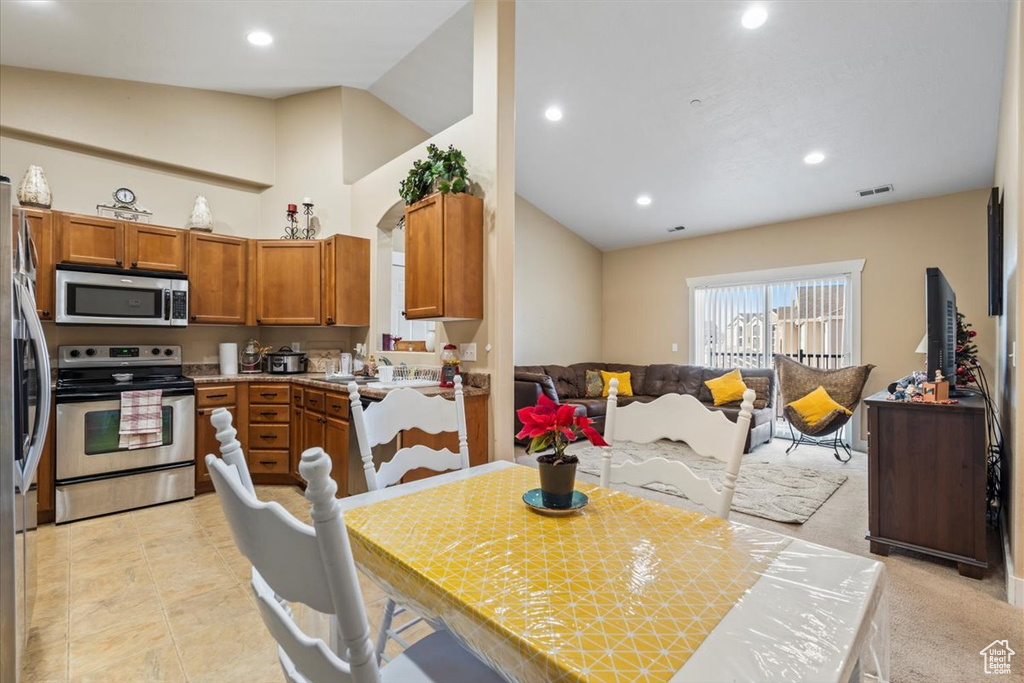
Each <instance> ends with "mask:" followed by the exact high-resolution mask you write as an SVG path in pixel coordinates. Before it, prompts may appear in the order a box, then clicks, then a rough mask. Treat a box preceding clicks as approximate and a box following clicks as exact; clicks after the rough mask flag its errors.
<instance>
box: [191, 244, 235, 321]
mask: <svg viewBox="0 0 1024 683" xmlns="http://www.w3.org/2000/svg"><path fill="white" fill-rule="evenodd" d="M248 265H249V240H247V239H244V238H241V237H227V236H225V235H213V234H210V233H205V232H192V233H190V234H189V245H188V280H189V297H188V299H189V301H188V303H189V308H190V310H189V321H190V322H194V323H207V324H226V325H244V324H245V322H246V305H247V303H248V296H247V295H248V291H249V288H248V286H247V283H248V281H249V278H248V270H249V269H248Z"/></svg>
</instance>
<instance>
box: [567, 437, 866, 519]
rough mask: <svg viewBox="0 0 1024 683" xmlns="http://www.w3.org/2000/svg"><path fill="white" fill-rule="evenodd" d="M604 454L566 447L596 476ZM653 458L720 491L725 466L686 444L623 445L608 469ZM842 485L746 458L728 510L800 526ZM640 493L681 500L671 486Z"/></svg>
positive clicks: (837, 476) (817, 473)
mask: <svg viewBox="0 0 1024 683" xmlns="http://www.w3.org/2000/svg"><path fill="white" fill-rule="evenodd" d="M604 451H605V449H604V448H599V447H597V446H591V445H589V444H587V443H585V442H584V443H577V444H574V445H572V446H570V447H569V449H568V451H567V452H569V453H573V454H575V455H576V457H578V458H579V459H580V464H579V465H578V466H577V470H580V471H583V472H587V473H589V474H594V475H600V474H601V459H602V457H603V455H604ZM658 457H661V458H665V459H666V460H668V461H670V462H681V463H683V464H685V465H686V466H687V467H689V468H690V469H691V470H692V471H693V473H694V474H696V475H697V476H698V477H700V478H701V479H707V480H708V481H710V482H711V484H712V485H713V486H714V487H715V488H716V489H721V488H722V482H723V480H724V479H725V463H724V462H721V461H720V460H715V459H714V458H705V457H703V456H700V455H698V454H697V453H695V452H694V450H693V449H692V448H690V447H689V446H688V445H686V444H685V443H676V442H674V441H657V442H655V443H651V444H637V443H622V444H618V445H616V446H615V448H613V449H612V465H621V464H622V463H624V462H643V461H644V460H648V459H650V458H658ZM844 481H846V475H845V474H843V473H842V472H823V471H822V470H818V469H808V468H804V467H791V466H789V465H780V464H777V463H768V462H767V461H766V462H758V461H757V460H756V456H747V457H745V458H744V459H743V462H742V464H741V466H740V473H739V476H737V477H736V491H735V492H734V493H733V497H732V510H733V512H742V513H745V514H748V515H754V516H755V517H763V518H764V519H770V520H774V521H776V522H788V523H796V524H803V523H804V522H806V521H807V520H808V519H809V518H810V516H811V515H813V514H814V512H815V510H817V509H818V508H820V507H821V506H822V504H823V503H824V502H825V501H826V500H828V499H829V496H831V495H832V494H833V493H835V491H836V489H837V488H839V487H840V486H841V485H842V483H843V482H844ZM644 488H649V489H653V490H655V491H662V492H664V493H669V494H672V495H675V496H683V497H684V498H685V496H684V495H683V494H682V492H680V491H679V490H678V489H676V488H675V487H674V486H666V485H664V484H648V485H647V486H645V487H644Z"/></svg>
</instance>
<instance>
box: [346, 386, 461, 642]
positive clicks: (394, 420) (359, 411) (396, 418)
mask: <svg viewBox="0 0 1024 683" xmlns="http://www.w3.org/2000/svg"><path fill="white" fill-rule="evenodd" d="M348 396H349V401H350V403H351V409H350V410H349V419H350V420H351V422H352V424H353V425H354V426H355V429H356V440H357V441H358V442H359V455H360V457H361V458H362V461H363V472H364V474H365V475H366V487H367V488H368V489H369V490H370V491H377V490H379V489H382V488H386V487H388V486H391V485H392V484H397V483H398V482H400V481H401V480H402V477H404V476H405V475H406V474H408V473H409V472H410V471H412V470H414V469H417V468H420V467H424V468H426V469H429V470H433V471H435V472H444V471H446V470H460V469H463V468H465V467H469V442H468V438H467V435H466V406H465V400H464V398H463V394H462V377H461V376H460V375H456V376H455V400H454V401H449V400H447V399H445V398H442V397H441V396H432V397H427V396H425V395H423V394H422V393H420V392H419V391H416V390H415V389H396V390H394V391H390V392H388V395H387V396H386V397H385V398H384V400H383V401H381V402H380V403H375V404H374V405H371V406H369V407H368V408H366V409H365V410H364V409H363V404H362V403H361V402H360V400H359V387H358V385H356V383H355V382H351V383H349V385H348ZM406 429H420V430H423V431H424V432H427V433H428V434H439V433H441V432H456V433H457V434H458V438H459V452H458V453H452V452H451V451H450V450H448V449H447V448H442V449H439V450H435V449H432V448H429V447H428V446H424V445H422V444H418V445H415V446H409V447H408V448H401V449H399V450H398V451H397V452H396V453H395V455H394V457H392V458H391V460H389V461H387V462H384V463H381V465H380V468H379V469H378V468H376V467H375V466H374V464H373V448H374V447H376V446H379V445H381V444H386V443H390V442H391V441H392V440H393V439H394V438H395V437H396V436H397V435H398V434H399V433H400V432H402V431H404V430H406ZM406 611H408V610H407V609H406V608H405V607H404V606H402V605H398V604H396V603H395V601H394V600H392V599H391V598H388V601H387V603H386V604H385V605H384V614H383V616H382V617H381V624H380V631H379V632H378V634H377V647H376V652H377V658H378V660H383V661H387V656H386V655H385V654H384V648H385V647H386V646H387V642H388V639H392V640H394V641H395V642H396V643H398V644H399V645H401V646H402V647H408V645H407V644H406V642H405V640H403V639H402V637H401V633H402V632H403V631H406V630H407V629H409V628H410V627H412V626H414V625H415V624H417V623H418V622H419V621H420V620H421V619H420V617H416V618H414V619H412V620H411V621H409V622H407V623H405V624H403V625H402V626H401V627H399V628H397V629H392V628H391V622H392V621H393V619H394V618H395V617H397V616H399V615H401V614H403V613H404V612H406Z"/></svg>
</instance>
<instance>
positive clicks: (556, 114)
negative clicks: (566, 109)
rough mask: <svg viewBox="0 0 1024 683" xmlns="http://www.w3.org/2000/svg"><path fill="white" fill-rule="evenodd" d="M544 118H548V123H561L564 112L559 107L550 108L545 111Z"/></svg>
mask: <svg viewBox="0 0 1024 683" xmlns="http://www.w3.org/2000/svg"><path fill="white" fill-rule="evenodd" d="M544 118H546V119H547V120H548V121H561V120H562V110H561V109H560V108H559V107H548V108H547V109H546V110H545V111H544Z"/></svg>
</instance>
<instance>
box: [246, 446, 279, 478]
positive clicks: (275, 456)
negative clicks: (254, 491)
mask: <svg viewBox="0 0 1024 683" xmlns="http://www.w3.org/2000/svg"><path fill="white" fill-rule="evenodd" d="M246 459H247V460H248V461H249V471H250V472H252V473H253V474H288V451H249V455H248V456H246Z"/></svg>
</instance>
